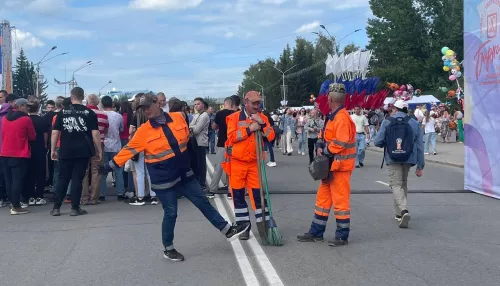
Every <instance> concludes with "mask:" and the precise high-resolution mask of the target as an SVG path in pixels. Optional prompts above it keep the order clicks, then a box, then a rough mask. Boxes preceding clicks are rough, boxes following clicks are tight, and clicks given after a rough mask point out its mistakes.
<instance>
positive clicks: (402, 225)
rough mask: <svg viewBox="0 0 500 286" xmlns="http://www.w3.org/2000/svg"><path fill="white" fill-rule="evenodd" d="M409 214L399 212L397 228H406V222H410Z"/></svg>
mask: <svg viewBox="0 0 500 286" xmlns="http://www.w3.org/2000/svg"><path fill="white" fill-rule="evenodd" d="M410 218H411V216H410V214H409V213H408V211H406V212H405V211H402V212H401V221H400V222H399V228H408V222H410Z"/></svg>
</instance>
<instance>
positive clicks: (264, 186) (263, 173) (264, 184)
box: [258, 131, 272, 218]
mask: <svg viewBox="0 0 500 286" xmlns="http://www.w3.org/2000/svg"><path fill="white" fill-rule="evenodd" d="M258 132H259V140H260V142H263V140H262V133H261V132H260V131H258ZM260 146H261V149H262V145H260ZM260 165H261V170H262V171H261V172H259V175H260V176H261V177H262V178H261V180H262V184H261V188H262V189H263V191H264V193H265V195H266V200H267V209H268V210H269V216H271V215H272V208H271V198H270V197H269V187H268V185H267V174H266V168H265V167H264V161H263V160H262V159H261V160H260ZM263 210H264V211H265V208H264V209H263ZM264 214H265V212H264ZM264 218H265V217H264Z"/></svg>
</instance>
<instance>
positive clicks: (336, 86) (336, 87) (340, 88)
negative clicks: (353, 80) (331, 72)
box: [328, 83, 345, 93]
mask: <svg viewBox="0 0 500 286" xmlns="http://www.w3.org/2000/svg"><path fill="white" fill-rule="evenodd" d="M328 91H329V92H338V93H345V85H344V84H343V83H332V84H330V86H329V87H328Z"/></svg>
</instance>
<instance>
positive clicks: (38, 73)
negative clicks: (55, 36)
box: [35, 46, 57, 97]
mask: <svg viewBox="0 0 500 286" xmlns="http://www.w3.org/2000/svg"><path fill="white" fill-rule="evenodd" d="M55 49H57V46H53V47H52V48H51V49H50V50H49V51H48V52H47V53H46V54H45V55H44V56H43V58H42V59H41V60H39V61H38V63H36V82H35V83H36V97H39V94H38V93H39V84H38V78H39V77H40V64H41V63H42V62H43V60H45V58H46V57H47V56H48V55H49V54H50V53H51V52H52V51H53V50H55Z"/></svg>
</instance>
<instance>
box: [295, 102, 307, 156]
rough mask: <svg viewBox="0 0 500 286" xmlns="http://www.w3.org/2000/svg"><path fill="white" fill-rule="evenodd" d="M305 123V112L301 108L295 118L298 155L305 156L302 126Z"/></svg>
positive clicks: (304, 138)
mask: <svg viewBox="0 0 500 286" xmlns="http://www.w3.org/2000/svg"><path fill="white" fill-rule="evenodd" d="M306 123H307V115H306V110H305V109H304V108H302V109H301V110H300V112H299V115H298V116H297V136H298V137H299V138H298V139H299V151H298V152H299V155H302V156H304V155H306V144H307V141H306V132H305V130H304V126H305V125H306Z"/></svg>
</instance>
